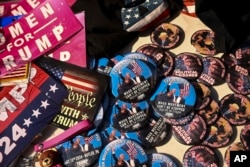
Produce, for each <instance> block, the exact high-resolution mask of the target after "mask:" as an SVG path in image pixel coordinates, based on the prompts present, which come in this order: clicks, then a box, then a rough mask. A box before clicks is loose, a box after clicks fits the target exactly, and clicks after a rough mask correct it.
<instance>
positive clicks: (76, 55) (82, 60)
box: [48, 11, 87, 67]
mask: <svg viewBox="0 0 250 167" xmlns="http://www.w3.org/2000/svg"><path fill="white" fill-rule="evenodd" d="M75 16H76V17H77V19H78V20H79V21H80V22H81V24H82V26H83V28H82V29H81V30H80V31H79V32H78V33H77V34H76V35H74V36H73V37H72V38H70V39H69V40H68V41H66V42H65V43H63V44H61V46H59V47H57V48H56V49H55V51H53V52H52V53H50V54H49V55H48V56H49V57H52V58H54V59H57V60H60V61H65V62H68V63H71V64H74V65H77V66H80V67H87V55H86V32H85V13H84V11H82V12H80V13H77V14H76V15H75Z"/></svg>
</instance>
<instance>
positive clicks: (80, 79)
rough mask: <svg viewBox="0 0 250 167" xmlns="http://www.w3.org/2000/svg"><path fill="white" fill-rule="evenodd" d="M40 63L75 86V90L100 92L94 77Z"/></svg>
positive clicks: (68, 83)
mask: <svg viewBox="0 0 250 167" xmlns="http://www.w3.org/2000/svg"><path fill="white" fill-rule="evenodd" d="M39 65H41V66H42V67H43V68H45V69H46V70H48V71H49V72H50V73H51V74H52V75H54V76H55V77H56V78H57V79H59V80H61V81H62V82H63V83H64V84H65V85H67V86H71V87H72V88H74V91H78V92H85V93H88V92H93V93H96V92H98V81H97V80H96V79H95V78H94V77H91V76H89V77H88V76H86V75H81V73H76V72H73V71H71V70H67V69H64V67H61V66H53V65H51V64H49V63H40V64H39ZM90 77H91V78H90Z"/></svg>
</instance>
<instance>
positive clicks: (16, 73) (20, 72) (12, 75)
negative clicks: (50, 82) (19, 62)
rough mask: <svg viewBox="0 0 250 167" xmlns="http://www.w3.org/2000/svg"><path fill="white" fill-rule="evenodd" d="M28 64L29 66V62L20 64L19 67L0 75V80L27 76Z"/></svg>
mask: <svg viewBox="0 0 250 167" xmlns="http://www.w3.org/2000/svg"><path fill="white" fill-rule="evenodd" d="M29 66H30V63H28V64H25V65H23V66H21V67H20V68H18V69H15V70H13V71H11V72H9V73H8V74H6V75H4V76H1V77H0V81H1V82H2V80H4V79H10V78H12V79H18V78H23V77H24V78H26V77H28V73H29Z"/></svg>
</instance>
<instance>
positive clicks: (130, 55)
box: [123, 52, 157, 70]
mask: <svg viewBox="0 0 250 167" xmlns="http://www.w3.org/2000/svg"><path fill="white" fill-rule="evenodd" d="M123 56H124V58H123V59H139V60H142V61H145V62H147V64H148V65H150V67H151V68H152V70H153V69H154V70H155V69H156V68H157V64H156V62H155V61H154V59H152V57H149V56H147V55H146V54H143V53H138V52H129V53H126V54H124V55H123Z"/></svg>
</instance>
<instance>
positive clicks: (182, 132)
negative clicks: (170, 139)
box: [172, 115, 207, 145]
mask: <svg viewBox="0 0 250 167" xmlns="http://www.w3.org/2000/svg"><path fill="white" fill-rule="evenodd" d="M172 132H173V136H174V137H175V138H176V139H177V141H178V142H180V143H181V144H184V145H194V144H200V143H201V142H202V141H203V139H204V138H205V136H206V134H207V125H206V122H205V121H204V119H203V118H202V117H201V116H199V115H195V116H194V118H193V119H192V120H191V122H189V123H188V124H186V125H183V126H172Z"/></svg>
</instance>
